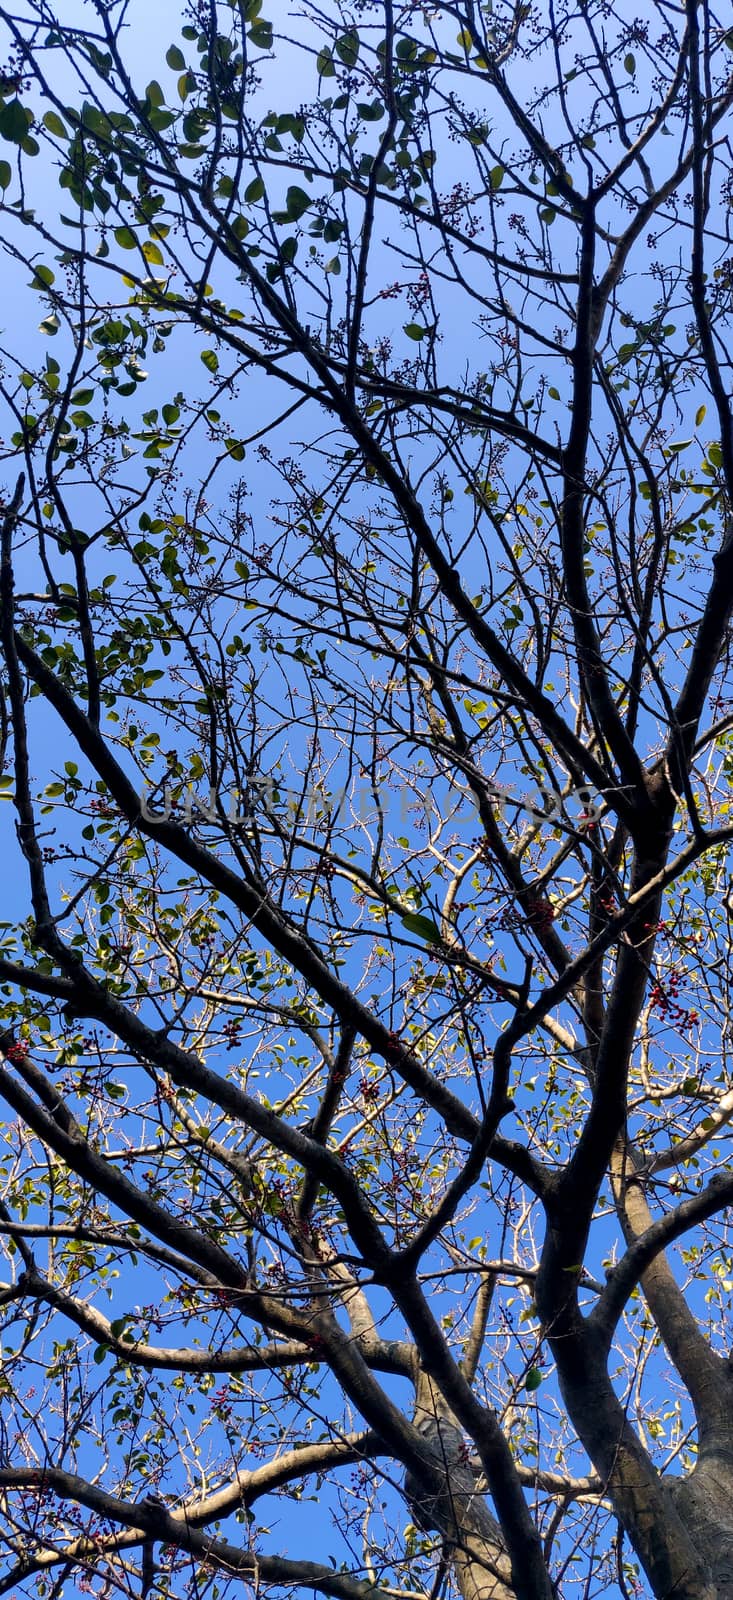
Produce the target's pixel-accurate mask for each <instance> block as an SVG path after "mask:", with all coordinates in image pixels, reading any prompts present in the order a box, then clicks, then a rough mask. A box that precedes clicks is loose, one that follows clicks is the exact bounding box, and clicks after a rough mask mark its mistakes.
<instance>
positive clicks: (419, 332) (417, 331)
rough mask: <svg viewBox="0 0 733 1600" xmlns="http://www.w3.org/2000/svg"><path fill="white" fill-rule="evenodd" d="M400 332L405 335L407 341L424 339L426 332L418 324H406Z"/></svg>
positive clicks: (425, 329)
mask: <svg viewBox="0 0 733 1600" xmlns="http://www.w3.org/2000/svg"><path fill="white" fill-rule="evenodd" d="M402 332H403V333H406V334H407V337H408V339H425V338H427V332H428V330H427V328H421V327H420V324H419V322H406V323H405V326H404V328H403V330H402Z"/></svg>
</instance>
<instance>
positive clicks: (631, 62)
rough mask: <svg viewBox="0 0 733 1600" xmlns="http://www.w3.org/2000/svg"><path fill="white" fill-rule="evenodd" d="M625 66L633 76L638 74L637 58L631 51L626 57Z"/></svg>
mask: <svg viewBox="0 0 733 1600" xmlns="http://www.w3.org/2000/svg"><path fill="white" fill-rule="evenodd" d="M624 66H625V68H626V71H627V72H628V73H630V74H633V73H634V72H636V56H634V55H632V54H631V51H629V53H628V55H627V56H624Z"/></svg>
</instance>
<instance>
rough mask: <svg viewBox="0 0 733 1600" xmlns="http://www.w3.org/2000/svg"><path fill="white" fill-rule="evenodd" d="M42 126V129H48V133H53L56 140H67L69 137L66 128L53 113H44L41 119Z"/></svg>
mask: <svg viewBox="0 0 733 1600" xmlns="http://www.w3.org/2000/svg"><path fill="white" fill-rule="evenodd" d="M43 126H44V128H48V131H49V133H54V134H55V135H56V137H57V139H68V137H69V130H68V128H65V127H64V124H63V122H62V121H61V118H60V117H57V115H56V112H55V111H47V112H46V113H45V115H44V117H43Z"/></svg>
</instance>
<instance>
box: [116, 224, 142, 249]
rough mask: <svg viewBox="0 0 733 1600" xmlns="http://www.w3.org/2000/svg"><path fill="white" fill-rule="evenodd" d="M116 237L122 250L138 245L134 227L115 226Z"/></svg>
mask: <svg viewBox="0 0 733 1600" xmlns="http://www.w3.org/2000/svg"><path fill="white" fill-rule="evenodd" d="M115 239H116V240H117V243H118V245H119V246H120V248H121V249H122V250H134V249H135V247H136V245H137V238H136V236H135V234H134V233H133V231H132V228H115Z"/></svg>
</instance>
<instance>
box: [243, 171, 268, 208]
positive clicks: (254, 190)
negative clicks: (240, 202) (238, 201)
mask: <svg viewBox="0 0 733 1600" xmlns="http://www.w3.org/2000/svg"><path fill="white" fill-rule="evenodd" d="M264 192H265V185H264V183H263V181H262V179H261V178H260V177H257V178H253V179H252V182H251V183H250V184H248V185H247V188H246V189H245V191H244V198H245V200H246V202H247V205H248V206H253V205H255V204H256V202H257V201H258V200H261V199H262V196H263V194H264Z"/></svg>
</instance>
